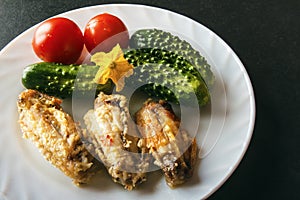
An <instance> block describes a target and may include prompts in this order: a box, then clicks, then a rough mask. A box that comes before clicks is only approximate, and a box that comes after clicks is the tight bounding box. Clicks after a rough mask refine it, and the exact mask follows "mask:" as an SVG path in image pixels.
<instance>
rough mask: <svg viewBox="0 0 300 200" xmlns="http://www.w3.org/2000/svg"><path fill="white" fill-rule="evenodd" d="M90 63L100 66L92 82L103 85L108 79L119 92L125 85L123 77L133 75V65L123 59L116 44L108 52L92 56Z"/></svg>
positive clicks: (120, 50) (121, 52)
mask: <svg viewBox="0 0 300 200" xmlns="http://www.w3.org/2000/svg"><path fill="white" fill-rule="evenodd" d="M91 61H92V62H94V63H95V64H96V65H98V66H100V68H99V70H98V72H97V74H96V76H95V78H94V82H96V83H98V84H105V83H106V82H107V81H108V79H109V78H110V79H111V80H112V81H113V82H114V84H115V85H116V91H117V92H119V91H121V90H122V89H123V87H124V85H125V77H129V76H130V75H132V74H133V65H132V64H130V63H128V61H127V60H126V59H125V58H124V54H123V51H122V49H121V47H120V45H119V44H117V45H116V46H115V47H114V48H113V49H112V50H111V51H110V52H108V53H105V52H98V53H95V54H94V55H92V57H91Z"/></svg>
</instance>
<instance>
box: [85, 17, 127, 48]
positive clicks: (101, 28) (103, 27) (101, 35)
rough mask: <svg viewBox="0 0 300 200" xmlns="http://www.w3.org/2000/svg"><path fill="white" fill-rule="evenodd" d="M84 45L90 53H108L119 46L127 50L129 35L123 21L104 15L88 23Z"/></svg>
mask: <svg viewBox="0 0 300 200" xmlns="http://www.w3.org/2000/svg"><path fill="white" fill-rule="evenodd" d="M84 43H85V46H86V48H87V50H88V51H89V52H90V53H95V52H100V51H104V52H108V51H110V50H111V49H112V48H113V47H114V46H116V45H117V44H120V46H121V47H122V48H127V47H128V44H129V33H128V30H127V27H126V26H125V24H124V23H123V22H122V21H121V19H119V18H118V17H116V16H114V15H111V14H108V13H103V14H99V15H96V16H95V17H93V18H92V19H90V20H89V21H88V23H87V25H86V27H85V30H84Z"/></svg>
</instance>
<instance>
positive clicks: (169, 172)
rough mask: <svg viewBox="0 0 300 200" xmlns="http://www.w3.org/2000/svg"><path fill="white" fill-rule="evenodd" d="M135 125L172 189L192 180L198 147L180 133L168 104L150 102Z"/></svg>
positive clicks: (141, 142) (194, 141)
mask: <svg viewBox="0 0 300 200" xmlns="http://www.w3.org/2000/svg"><path fill="white" fill-rule="evenodd" d="M136 121H137V125H138V127H139V130H140V132H141V134H142V136H143V137H144V139H142V140H141V141H140V145H142V146H143V145H145V146H146V147H147V149H148V150H149V153H150V154H152V156H153V157H154V159H155V162H154V164H156V165H157V166H159V167H160V168H161V169H162V170H163V172H164V174H165V178H166V182H167V184H168V185H169V186H170V187H175V186H177V185H180V184H182V183H184V182H185V181H186V180H187V179H189V178H190V177H191V176H192V174H193V170H194V165H195V163H196V158H197V144H196V140H195V139H191V138H190V137H189V136H188V134H187V133H186V132H185V131H184V130H181V129H180V120H179V119H178V118H176V116H175V114H174V112H173V111H172V109H171V107H170V106H169V105H168V104H167V103H166V102H165V101H159V102H154V101H150V100H149V101H147V102H146V103H145V104H144V106H143V107H142V108H141V109H140V110H139V111H138V112H137V114H136Z"/></svg>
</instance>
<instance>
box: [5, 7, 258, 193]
mask: <svg viewBox="0 0 300 200" xmlns="http://www.w3.org/2000/svg"><path fill="white" fill-rule="evenodd" d="M106 6H126V7H132V6H135V7H142V8H144V7H146V8H150V9H155V10H161V11H163V12H169V13H172V14H176V15H177V16H179V17H183V18H185V19H187V20H191V21H192V22H193V23H196V24H198V25H200V26H201V27H202V28H204V29H205V30H206V31H208V32H211V33H213V34H214V35H215V36H216V39H217V40H218V42H220V43H221V44H222V46H224V47H226V49H229V50H230V52H231V54H232V55H233V58H234V60H235V62H237V63H238V66H239V69H240V70H241V72H242V74H243V78H244V80H245V83H246V86H247V89H248V93H249V98H250V104H249V105H250V113H249V119H250V121H249V125H248V130H247V134H246V136H247V137H246V140H244V141H243V149H242V151H241V153H240V154H239V156H238V160H237V162H235V164H234V165H233V166H232V167H231V169H230V170H229V171H228V172H227V174H226V175H225V178H223V179H222V180H221V181H220V182H219V183H217V184H216V187H214V189H213V190H211V191H210V192H208V193H207V194H206V195H205V196H204V198H208V197H209V196H211V195H212V194H213V193H215V192H216V191H217V190H218V189H219V188H220V187H222V185H223V184H224V183H225V182H226V181H227V180H228V179H229V178H230V176H231V175H232V174H233V172H234V171H235V170H236V169H237V167H238V166H239V165H240V163H241V161H242V160H243V159H244V157H245V154H246V152H247V150H248V148H249V145H250V143H251V138H252V136H253V132H254V128H255V121H256V103H255V94H254V89H253V86H252V83H251V79H250V77H249V75H248V73H247V70H246V67H245V65H244V64H243V63H242V61H241V60H240V58H239V57H238V56H237V54H236V52H235V51H234V50H233V49H232V48H231V47H230V46H229V45H228V44H227V43H226V42H225V41H224V40H223V39H222V38H221V37H220V36H219V35H218V34H217V33H215V32H214V31H212V30H211V29H209V28H208V27H206V26H205V25H203V24H202V23H200V22H198V21H196V20H195V19H192V18H189V17H187V16H185V15H184V14H181V13H177V12H175V11H172V10H168V9H167V8H160V7H156V6H150V5H143V4H138V3H130V4H129V3H107V4H99V5H91V6H85V7H81V8H76V9H72V10H69V11H65V12H62V13H60V14H57V15H54V16H51V17H49V18H52V17H56V16H60V15H68V14H70V13H73V12H80V11H84V10H88V9H91V8H97V7H106ZM47 19H48V18H47ZM45 20H46V19H45ZM41 22H42V21H41ZM41 22H39V23H37V24H35V25H33V26H31V27H29V28H28V29H26V30H25V31H23V32H22V33H20V34H19V35H17V36H16V37H15V38H14V39H12V40H11V41H10V42H9V43H8V44H6V45H5V46H4V47H3V48H2V49H1V51H0V57H2V56H3V54H4V53H5V52H6V51H7V49H9V48H10V47H11V46H13V45H14V43H15V42H16V41H17V40H19V38H21V37H23V36H24V35H25V34H27V33H28V32H30V31H32V29H34V27H36V26H37V25H38V24H40V23H41Z"/></svg>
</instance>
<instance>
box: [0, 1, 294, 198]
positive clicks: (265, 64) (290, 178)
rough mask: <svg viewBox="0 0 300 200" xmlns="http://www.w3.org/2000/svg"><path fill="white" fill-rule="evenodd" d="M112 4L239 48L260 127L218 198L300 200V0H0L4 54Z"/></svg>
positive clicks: (0, 30) (218, 192)
mask: <svg viewBox="0 0 300 200" xmlns="http://www.w3.org/2000/svg"><path fill="white" fill-rule="evenodd" d="M104 3H138V4H145V5H151V6H157V7H161V8H165V9H168V10H171V11H174V12H177V13H180V14H183V15H185V16H188V17H190V18H192V19H194V20H196V21H198V22H199V23H201V24H203V25H205V26H206V27H208V28H209V29H211V30H212V31H214V32H215V33H217V34H218V35H219V36H220V37H221V38H222V39H224V40H225V42H227V43H228V44H229V46H231V48H232V49H233V50H234V51H235V52H236V53H237V55H238V56H239V58H240V59H241V61H242V62H243V63H244V65H245V68H246V70H247V72H248V74H249V76H250V78H251V81H252V84H253V88H254V92H255V98H256V109H257V111H256V124H255V128H254V133H253V137H252V140H251V143H250V146H249V149H248V151H247V152H246V154H245V156H244V158H243V160H242V162H241V163H240V165H239V166H238V168H237V169H236V171H235V172H234V173H233V175H232V176H231V177H230V178H229V179H228V181H226V183H225V184H224V185H223V186H222V187H221V188H220V189H219V190H218V191H217V192H215V193H214V194H213V195H212V196H211V197H210V199H300V156H299V152H300V151H299V147H300V128H299V124H300V106H299V105H300V99H299V97H300V95H299V94H300V92H299V91H300V87H299V86H300V85H299V82H300V81H299V80H298V79H299V78H300V73H299V72H300V60H299V57H300V48H299V46H300V37H299V36H300V31H299V30H300V1H299V0H284V1H283V0H281V1H280V0H263V1H262V0H248V1H240V0H226V1H223V0H188V1H183V0H181V1H180V0H140V1H137V0H136V1H134V0H127V1H103V0H76V1H67V0H66V1H62V0H51V1H50V0H49V1H40V0H0V49H2V48H3V47H4V46H5V45H7V44H8V43H9V42H10V41H11V40H12V39H13V38H15V37H16V36H17V35H19V34H20V33H22V32H23V31H25V30H26V29H28V28H30V27H31V26H33V25H35V24H36V23H38V22H40V21H42V20H44V19H46V18H48V17H51V16H53V15H56V14H60V13H62V12H65V11H69V10H72V9H76V8H80V7H85V6H90V5H98V4H104Z"/></svg>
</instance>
